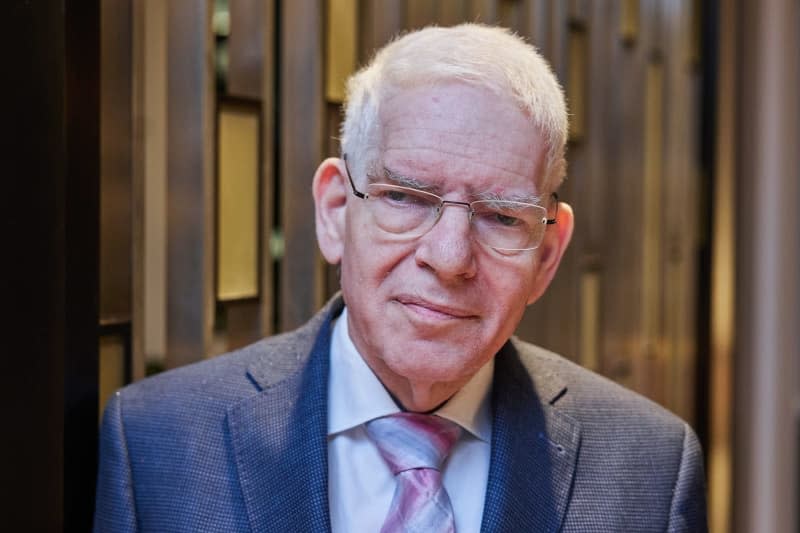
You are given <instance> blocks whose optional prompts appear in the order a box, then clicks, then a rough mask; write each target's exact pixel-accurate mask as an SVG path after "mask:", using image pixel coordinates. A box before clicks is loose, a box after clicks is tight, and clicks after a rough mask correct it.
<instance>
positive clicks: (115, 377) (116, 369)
mask: <svg viewBox="0 0 800 533" xmlns="http://www.w3.org/2000/svg"><path fill="white" fill-rule="evenodd" d="M99 344H100V348H99V354H100V359H99V364H100V368H99V373H98V375H99V377H100V389H99V392H98V400H99V401H98V407H99V409H98V412H97V418H98V421H99V420H101V419H102V417H103V410H104V409H105V408H106V403H107V402H108V400H109V399H110V398H111V396H112V395H113V394H114V392H115V391H116V390H118V389H120V388H122V387H124V386H125V385H126V383H125V374H126V372H125V338H124V337H122V336H121V335H103V336H101V337H100V339H99Z"/></svg>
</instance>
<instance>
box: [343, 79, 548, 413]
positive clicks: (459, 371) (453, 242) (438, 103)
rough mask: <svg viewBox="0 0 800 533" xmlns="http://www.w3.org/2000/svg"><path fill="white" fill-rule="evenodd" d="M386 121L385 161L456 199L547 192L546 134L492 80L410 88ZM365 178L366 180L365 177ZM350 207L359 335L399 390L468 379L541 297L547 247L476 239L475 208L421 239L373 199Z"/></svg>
mask: <svg viewBox="0 0 800 533" xmlns="http://www.w3.org/2000/svg"><path fill="white" fill-rule="evenodd" d="M380 120H381V121H382V124H383V137H382V144H381V148H382V149H381V151H380V153H381V157H380V160H379V161H378V162H377V163H378V167H379V168H381V167H384V168H386V169H388V170H389V171H391V172H392V173H394V174H399V175H402V176H404V177H410V178H413V179H414V180H416V181H417V182H419V183H420V184H422V185H424V186H426V188H427V187H430V190H432V192H435V193H436V194H438V195H439V196H441V197H443V198H444V199H446V200H455V201H462V202H464V201H467V202H468V201H472V200H475V199H476V198H477V197H478V196H479V195H483V196H485V195H486V194H491V195H494V196H497V197H500V198H507V199H513V198H519V197H533V196H539V195H541V194H542V193H541V191H539V190H538V189H537V184H538V183H540V182H541V176H542V174H543V172H544V165H545V145H544V142H543V139H542V137H541V136H540V134H539V132H538V131H537V128H535V127H534V126H533V124H532V123H531V121H530V120H529V119H528V118H527V117H525V115H524V114H523V112H522V111H521V110H520V109H519V108H518V107H517V106H516V105H514V104H513V103H510V102H507V101H505V100H504V99H502V98H499V97H497V96H495V95H494V94H492V93H490V92H488V91H486V90H484V89H479V88H475V87H470V86H467V85H463V84H450V85H442V86H436V87H420V88H413V89H407V90H404V91H403V92H400V93H399V94H396V95H394V96H392V97H390V98H389V99H388V100H387V101H386V102H385V105H383V106H382V110H381V113H380ZM351 168H352V167H351ZM377 177H378V178H380V177H381V176H380V175H379V176H377ZM354 179H355V180H356V184H357V186H359V188H361V189H362V190H363V189H364V187H365V181H364V176H354ZM344 217H345V222H344V227H343V243H342V248H341V251H342V253H341V283H342V291H343V295H344V299H345V302H346V305H347V308H348V317H349V322H348V326H349V330H350V336H351V338H352V339H353V342H354V344H355V346H356V347H357V348H358V350H359V352H360V353H361V355H362V356H363V357H364V358H365V360H366V362H367V363H368V364H369V366H370V367H371V368H372V369H373V371H374V372H375V373H376V374H377V375H378V376H379V377H380V378H381V380H382V381H383V382H384V385H386V386H387V387H388V388H389V389H390V390H392V392H394V393H395V394H396V395H397V394H399V393H398V391H397V390H393V388H394V387H400V388H402V386H403V384H404V383H410V384H412V385H414V384H435V383H448V384H452V385H453V388H454V390H458V388H460V387H461V386H462V385H463V384H464V383H466V381H468V380H469V378H470V377H471V376H472V375H474V373H475V372H476V371H477V370H478V369H479V368H480V367H481V366H483V365H484V364H485V363H486V362H488V361H489V359H491V357H492V356H493V355H494V354H495V353H496V352H497V351H498V349H499V348H500V347H501V346H502V345H503V343H504V342H505V341H506V340H507V339H508V338H509V337H510V336H511V334H512V333H513V331H514V329H515V328H516V326H517V324H518V323H519V321H520V319H521V317H522V314H523V311H524V310H525V307H526V305H527V304H528V303H529V301H530V300H532V299H534V298H535V296H538V292H537V288H540V287H539V285H540V284H541V281H540V277H537V272H538V269H539V267H540V265H539V252H540V251H539V250H536V251H527V252H521V253H517V254H512V255H509V254H508V253H506V254H502V253H499V252H497V251H495V250H492V249H490V248H488V247H486V246H485V245H482V244H480V243H478V242H476V241H475V240H474V239H473V236H472V234H471V228H470V222H469V219H468V210H467V209H465V208H464V207H461V206H453V205H446V206H445V207H444V211H443V213H442V215H441V218H440V219H439V220H438V222H437V223H436V224H435V225H434V226H433V228H432V229H431V230H430V231H429V232H428V233H426V234H424V235H422V236H421V237H417V238H415V239H398V238H397V236H396V235H390V234H387V233H385V232H384V231H382V230H381V229H380V228H378V227H377V226H376V225H375V223H374V219H373V216H372V214H371V212H370V210H369V209H368V208H367V205H366V204H365V201H364V200H361V199H358V198H356V197H355V196H352V195H350V196H348V197H347V199H346V211H345V215H344ZM548 231H549V230H548ZM548 281H549V279H548ZM545 285H546V282H545ZM397 384H399V385H397ZM406 407H409V406H408V405H407V406H406Z"/></svg>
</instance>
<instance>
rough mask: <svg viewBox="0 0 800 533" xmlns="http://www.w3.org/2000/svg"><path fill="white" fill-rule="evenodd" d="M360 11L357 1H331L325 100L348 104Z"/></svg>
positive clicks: (355, 56) (326, 53)
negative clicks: (349, 78)
mask: <svg viewBox="0 0 800 533" xmlns="http://www.w3.org/2000/svg"><path fill="white" fill-rule="evenodd" d="M357 7H358V6H357V3H356V0H328V17H327V30H328V32H327V42H326V46H325V63H326V67H327V68H326V76H325V98H326V99H327V100H328V102H331V103H337V104H340V103H342V102H344V98H345V82H346V81H347V78H348V77H349V76H350V75H351V74H352V73H353V71H355V69H356V58H357V51H356V38H357V37H358V33H357V32H358V9H357Z"/></svg>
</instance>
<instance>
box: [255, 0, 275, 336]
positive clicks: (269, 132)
mask: <svg viewBox="0 0 800 533" xmlns="http://www.w3.org/2000/svg"><path fill="white" fill-rule="evenodd" d="M262 3H263V6H262V10H261V24H262V25H263V31H262V33H261V37H262V40H261V46H262V47H263V52H262V58H263V59H262V62H261V172H260V174H261V261H260V266H261V276H260V279H261V299H260V301H259V306H258V311H259V331H260V333H261V335H262V336H267V335H270V334H271V333H273V331H274V329H275V310H276V309H277V305H276V299H277V298H276V297H277V295H276V294H275V273H274V272H275V264H274V262H273V257H272V251H271V248H270V246H269V243H270V241H271V239H272V235H273V229H274V228H273V226H274V223H275V221H274V219H275V201H276V199H277V198H276V192H275V172H276V161H277V159H276V155H275V140H276V139H275V133H276V121H275V116H276V110H275V106H276V94H275V88H276V80H277V76H278V73H277V69H278V66H277V65H276V64H275V42H276V34H277V21H276V20H275V13H276V4H275V0H262Z"/></svg>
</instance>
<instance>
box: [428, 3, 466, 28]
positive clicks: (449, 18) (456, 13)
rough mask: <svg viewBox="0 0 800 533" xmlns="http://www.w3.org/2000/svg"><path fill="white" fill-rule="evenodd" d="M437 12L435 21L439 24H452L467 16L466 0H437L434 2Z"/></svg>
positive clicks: (463, 19) (464, 19)
mask: <svg viewBox="0 0 800 533" xmlns="http://www.w3.org/2000/svg"><path fill="white" fill-rule="evenodd" d="M436 5H437V7H438V8H439V9H438V14H437V17H436V20H437V22H438V23H439V25H441V26H454V25H456V24H460V23H462V22H464V21H466V20H469V19H468V18H467V7H468V6H467V0H439V1H438V2H436Z"/></svg>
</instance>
